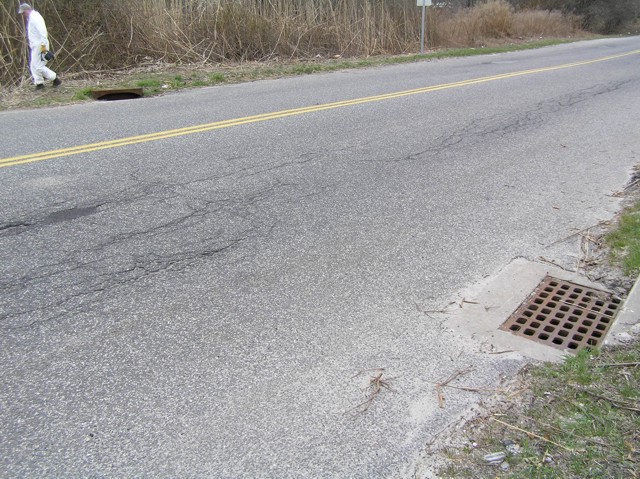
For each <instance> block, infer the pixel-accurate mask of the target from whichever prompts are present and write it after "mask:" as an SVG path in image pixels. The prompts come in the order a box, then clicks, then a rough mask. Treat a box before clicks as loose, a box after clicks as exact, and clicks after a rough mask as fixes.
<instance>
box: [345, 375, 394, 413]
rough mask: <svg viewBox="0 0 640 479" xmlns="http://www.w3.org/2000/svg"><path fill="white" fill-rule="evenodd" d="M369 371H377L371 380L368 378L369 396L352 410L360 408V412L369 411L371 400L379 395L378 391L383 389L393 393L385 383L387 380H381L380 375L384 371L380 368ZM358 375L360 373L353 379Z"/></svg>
mask: <svg viewBox="0 0 640 479" xmlns="http://www.w3.org/2000/svg"><path fill="white" fill-rule="evenodd" d="M369 371H377V372H378V374H376V375H375V376H371V378H369V389H371V394H369V397H368V398H367V400H366V401H364V402H362V403H360V404H358V405H357V406H356V407H355V408H354V409H359V408H361V407H362V408H363V409H362V411H360V412H365V411H366V410H367V409H369V407H370V406H371V403H372V402H373V400H374V399H375V398H376V396H377V395H378V394H380V391H382V390H383V389H387V390H389V391H393V389H391V386H389V383H388V382H387V380H384V379H382V375H383V374H384V369H382V368H378V369H370V370H369ZM359 374H360V373H358V374H356V375H355V376H353V377H354V378H355V377H356V376H358V375H359Z"/></svg>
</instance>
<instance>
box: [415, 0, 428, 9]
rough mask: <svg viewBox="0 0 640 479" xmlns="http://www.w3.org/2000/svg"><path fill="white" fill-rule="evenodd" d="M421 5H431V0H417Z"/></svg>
mask: <svg viewBox="0 0 640 479" xmlns="http://www.w3.org/2000/svg"><path fill="white" fill-rule="evenodd" d="M417 2H418V6H419V7H430V6H431V0H417Z"/></svg>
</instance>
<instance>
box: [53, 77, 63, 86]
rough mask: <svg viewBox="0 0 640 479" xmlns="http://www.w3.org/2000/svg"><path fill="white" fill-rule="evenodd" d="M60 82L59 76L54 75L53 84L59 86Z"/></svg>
mask: <svg viewBox="0 0 640 479" xmlns="http://www.w3.org/2000/svg"><path fill="white" fill-rule="evenodd" d="M61 83H62V80H60V78H58V77H56V78H55V79H54V80H53V86H60V84H61Z"/></svg>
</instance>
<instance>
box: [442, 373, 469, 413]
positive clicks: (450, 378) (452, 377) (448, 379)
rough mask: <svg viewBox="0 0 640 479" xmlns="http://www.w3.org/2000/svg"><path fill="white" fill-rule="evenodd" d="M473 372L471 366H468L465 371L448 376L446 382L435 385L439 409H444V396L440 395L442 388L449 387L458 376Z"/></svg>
mask: <svg viewBox="0 0 640 479" xmlns="http://www.w3.org/2000/svg"><path fill="white" fill-rule="evenodd" d="M471 371H473V366H469V367H468V368H467V369H463V370H461V371H456V372H455V373H453V374H452V375H451V376H449V377H448V378H447V379H446V380H444V381H442V382H440V383H436V393H437V394H438V405H439V406H440V409H444V400H445V398H444V394H442V388H443V387H446V386H448V385H449V383H450V382H451V381H454V380H456V379H458V378H459V377H460V376H464V375H465V374H469V373H470V372H471Z"/></svg>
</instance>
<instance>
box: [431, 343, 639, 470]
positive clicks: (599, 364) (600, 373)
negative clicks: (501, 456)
mask: <svg viewBox="0 0 640 479" xmlns="http://www.w3.org/2000/svg"><path fill="white" fill-rule="evenodd" d="M524 382H525V383H526V384H528V385H529V390H528V392H527V393H526V396H524V397H520V398H518V399H517V400H514V401H513V404H511V406H510V407H508V408H507V411H506V412H505V413H504V414H497V413H494V414H493V415H492V416H491V417H490V418H485V419H483V420H481V421H478V422H477V423H476V424H475V426H474V427H475V428H476V430H477V431H480V432H478V433H477V434H476V435H475V436H474V441H475V442H476V444H477V447H476V448H472V449H471V450H469V449H466V450H465V449H462V450H460V451H459V453H458V454H452V453H451V451H448V454H447V458H448V460H449V461H450V464H449V465H448V466H447V467H446V468H445V469H444V470H443V471H441V476H442V477H450V478H454V477H456V478H457V477H474V478H489V477H491V478H495V477H500V478H501V479H508V478H514V479H515V478H518V479H527V478H530V479H534V478H536V479H537V478H545V479H547V478H549V479H551V478H558V479H560V478H562V479H565V478H569V479H596V478H597V479H600V478H602V479H604V478H627V477H637V475H635V474H636V473H637V464H638V461H639V460H640V445H639V444H638V433H639V431H640V414H638V412H640V344H638V343H635V344H632V345H626V346H624V347H619V348H615V349H606V350H603V351H596V350H593V351H590V350H582V351H581V352H579V353H578V354H577V355H575V356H568V357H567V358H566V359H565V360H564V361H563V362H562V363H560V364H545V365H542V366H538V367H536V368H533V369H531V370H529V371H527V372H526V373H525V376H524ZM523 404H524V405H523ZM507 444H510V445H513V444H515V445H517V451H514V450H513V446H511V447H512V448H511V449H509V447H507V446H506V445H507ZM500 451H503V452H505V454H506V457H505V460H504V462H505V463H507V464H508V470H507V471H506V472H505V470H504V469H500V466H499V465H494V466H490V465H487V463H486V462H485V461H484V459H483V458H484V456H485V455H486V454H488V453H495V452H500ZM503 467H504V466H503ZM505 468H506V467H505Z"/></svg>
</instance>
